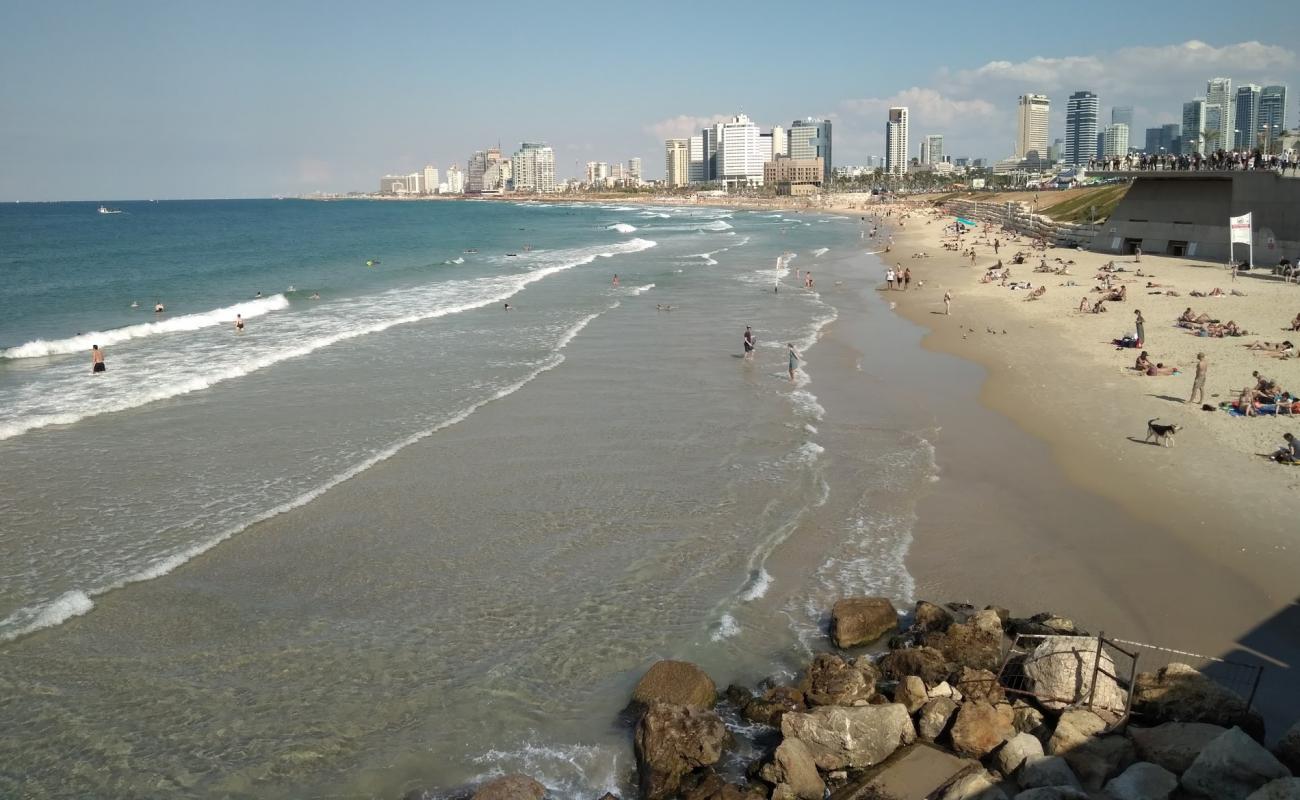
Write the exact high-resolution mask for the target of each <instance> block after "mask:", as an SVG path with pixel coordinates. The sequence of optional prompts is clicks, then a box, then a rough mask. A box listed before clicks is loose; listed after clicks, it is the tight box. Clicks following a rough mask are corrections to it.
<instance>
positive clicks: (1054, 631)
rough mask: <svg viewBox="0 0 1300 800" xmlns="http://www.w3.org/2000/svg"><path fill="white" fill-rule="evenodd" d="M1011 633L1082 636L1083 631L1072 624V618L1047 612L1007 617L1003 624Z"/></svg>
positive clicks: (1019, 634) (1020, 634)
mask: <svg viewBox="0 0 1300 800" xmlns="http://www.w3.org/2000/svg"><path fill="white" fill-rule="evenodd" d="M1004 627H1005V628H1006V629H1007V630H1008V632H1010V633H1011V634H1012V635H1018V636H1084V635H1086V634H1085V633H1084V631H1082V630H1080V629H1079V627H1078V626H1077V625H1075V624H1074V620H1071V619H1066V618H1065V617H1058V616H1056V615H1055V614H1052V613H1049V612H1043V613H1042V614H1035V615H1034V616H1032V617H1030V618H1029V619H1008V620H1006V625H1005V626H1004Z"/></svg>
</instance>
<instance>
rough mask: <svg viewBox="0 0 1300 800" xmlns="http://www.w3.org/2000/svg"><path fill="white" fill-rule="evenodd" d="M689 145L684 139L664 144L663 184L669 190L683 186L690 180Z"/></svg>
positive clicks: (670, 140) (668, 141)
mask: <svg viewBox="0 0 1300 800" xmlns="http://www.w3.org/2000/svg"><path fill="white" fill-rule="evenodd" d="M690 153H691V151H690V144H689V143H688V142H687V140H686V139H669V140H667V141H666V142H664V182H665V183H667V184H668V186H669V187H671V188H677V187H681V186H685V185H686V184H688V183H690V180H691V172H690V168H691V155H690Z"/></svg>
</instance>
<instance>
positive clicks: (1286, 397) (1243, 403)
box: [1231, 370, 1300, 417]
mask: <svg viewBox="0 0 1300 800" xmlns="http://www.w3.org/2000/svg"><path fill="white" fill-rule="evenodd" d="M1250 376H1251V377H1252V378H1254V379H1255V383H1254V385H1252V386H1247V387H1246V388H1244V389H1242V390H1241V394H1240V395H1238V396H1237V401H1236V402H1235V403H1232V404H1231V406H1232V407H1233V408H1235V409H1236V410H1237V411H1239V412H1241V413H1242V414H1244V415H1246V416H1248V417H1254V416H1257V415H1258V414H1259V413H1260V412H1261V411H1265V412H1268V413H1276V414H1294V413H1296V410H1297V406H1300V403H1297V400H1296V396H1295V395H1293V394H1291V393H1290V392H1288V391H1286V390H1285V389H1283V388H1282V387H1281V386H1279V385H1278V383H1277V381H1275V380H1273V379H1272V378H1268V377H1265V376H1263V375H1260V374H1259V371H1258V370H1256V371H1254V372H1252V373H1250ZM1270 409H1271V411H1270Z"/></svg>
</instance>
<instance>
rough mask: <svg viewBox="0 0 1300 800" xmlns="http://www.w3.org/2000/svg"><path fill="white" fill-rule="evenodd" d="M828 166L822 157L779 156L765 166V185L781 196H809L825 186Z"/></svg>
mask: <svg viewBox="0 0 1300 800" xmlns="http://www.w3.org/2000/svg"><path fill="white" fill-rule="evenodd" d="M825 176H826V164H825V162H823V161H822V159H821V157H820V156H818V157H815V158H794V157H793V156H777V157H776V158H774V159H772V160H770V161H768V162H767V163H765V164H764V165H763V184H764V185H766V186H774V187H776V193H777V194H779V195H808V194H812V193H813V192H815V191H817V187H819V186H821V185H823V181H824V179H825Z"/></svg>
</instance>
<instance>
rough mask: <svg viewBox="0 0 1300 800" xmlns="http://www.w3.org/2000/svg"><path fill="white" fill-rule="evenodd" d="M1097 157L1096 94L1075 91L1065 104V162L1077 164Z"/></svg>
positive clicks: (1085, 162)
mask: <svg viewBox="0 0 1300 800" xmlns="http://www.w3.org/2000/svg"><path fill="white" fill-rule="evenodd" d="M1096 157H1097V95H1095V94H1093V93H1092V92H1088V91H1081V92H1075V93H1074V94H1072V95H1070V99H1069V100H1068V101H1066V104H1065V163H1067V164H1070V165H1073V166H1079V165H1081V164H1087V163H1088V162H1089V161H1090V160H1091V159H1094V158H1096Z"/></svg>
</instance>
